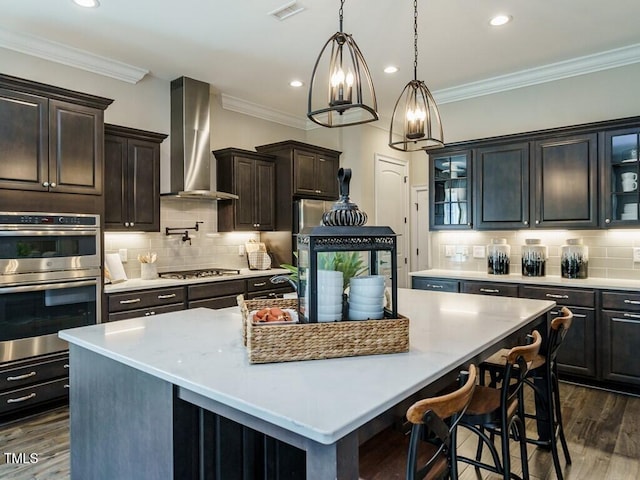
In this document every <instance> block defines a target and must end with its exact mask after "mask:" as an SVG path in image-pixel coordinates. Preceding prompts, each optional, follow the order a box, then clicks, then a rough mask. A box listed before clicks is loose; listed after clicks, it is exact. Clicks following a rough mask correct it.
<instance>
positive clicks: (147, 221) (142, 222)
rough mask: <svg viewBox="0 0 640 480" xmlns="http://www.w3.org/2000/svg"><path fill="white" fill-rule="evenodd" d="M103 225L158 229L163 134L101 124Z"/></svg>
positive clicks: (118, 227)
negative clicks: (103, 187) (103, 177)
mask: <svg viewBox="0 0 640 480" xmlns="http://www.w3.org/2000/svg"><path fill="white" fill-rule="evenodd" d="M104 131H105V143H104V155H105V165H104V175H105V182H104V183H105V219H104V220H105V228H106V229H107V230H110V231H127V230H129V231H131V230H136V231H143V232H159V231H160V144H161V143H162V141H163V140H164V139H165V138H167V135H164V134H161V133H155V132H147V131H144V130H137V129H133V128H127V127H121V126H118V125H109V124H107V125H105V127H104Z"/></svg>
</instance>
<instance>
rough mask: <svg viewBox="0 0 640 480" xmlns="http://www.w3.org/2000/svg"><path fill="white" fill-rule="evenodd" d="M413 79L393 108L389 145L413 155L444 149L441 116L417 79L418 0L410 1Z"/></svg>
mask: <svg viewBox="0 0 640 480" xmlns="http://www.w3.org/2000/svg"><path fill="white" fill-rule="evenodd" d="M413 49H414V60H413V80H411V81H410V82H409V83H407V85H406V86H405V87H404V90H402V93H401V94H400V97H399V98H398V101H397V102H396V106H395V107H394V108H393V115H392V117H391V128H390V129H389V146H390V147H391V148H393V149H395V150H400V151H403V152H415V151H418V150H428V149H431V148H438V147H442V146H444V141H443V134H442V123H440V113H439V112H438V106H437V105H436V102H435V100H434V99H433V96H432V95H431V92H430V91H429V89H428V88H427V86H426V85H425V84H424V82H423V81H422V80H418V1H417V0H414V2H413Z"/></svg>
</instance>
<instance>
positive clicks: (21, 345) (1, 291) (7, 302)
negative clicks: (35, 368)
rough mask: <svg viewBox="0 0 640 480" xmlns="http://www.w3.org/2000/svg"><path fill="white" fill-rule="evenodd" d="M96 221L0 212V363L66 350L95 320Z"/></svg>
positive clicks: (97, 282) (90, 217) (88, 217)
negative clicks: (73, 332)
mask: <svg viewBox="0 0 640 480" xmlns="http://www.w3.org/2000/svg"><path fill="white" fill-rule="evenodd" d="M100 236H101V235H100V217H99V216H98V215H80V214H64V213H58V214H54V213H32V212H29V213H16V212H0V363H2V362H9V361H13V360H18V359H23V358H28V357H33V356H37V355H44V354H47V353H53V352H57V351H62V350H66V349H67V343H66V342H64V341H63V340H60V339H59V338H58V331H60V330H62V329H66V328H73V327H80V326H85V325H91V324H95V323H97V322H98V321H99V316H100V313H99V312H100V284H101V269H100Z"/></svg>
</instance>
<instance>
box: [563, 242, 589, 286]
mask: <svg viewBox="0 0 640 480" xmlns="http://www.w3.org/2000/svg"><path fill="white" fill-rule="evenodd" d="M588 269H589V247H587V246H585V245H583V244H582V239H581V238H569V239H567V244H566V245H563V246H562V249H561V254H560V273H561V275H562V277H563V278H587V275H588Z"/></svg>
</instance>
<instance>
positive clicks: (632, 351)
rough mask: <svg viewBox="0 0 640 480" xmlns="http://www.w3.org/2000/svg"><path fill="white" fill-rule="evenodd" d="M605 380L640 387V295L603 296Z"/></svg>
mask: <svg viewBox="0 0 640 480" xmlns="http://www.w3.org/2000/svg"><path fill="white" fill-rule="evenodd" d="M602 308H603V310H602V314H601V323H602V344H603V346H602V377H603V378H604V379H605V380H609V381H612V382H622V383H626V384H633V385H640V361H638V348H639V347H640V293H638V292H608V291H605V292H602Z"/></svg>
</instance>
